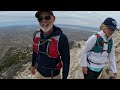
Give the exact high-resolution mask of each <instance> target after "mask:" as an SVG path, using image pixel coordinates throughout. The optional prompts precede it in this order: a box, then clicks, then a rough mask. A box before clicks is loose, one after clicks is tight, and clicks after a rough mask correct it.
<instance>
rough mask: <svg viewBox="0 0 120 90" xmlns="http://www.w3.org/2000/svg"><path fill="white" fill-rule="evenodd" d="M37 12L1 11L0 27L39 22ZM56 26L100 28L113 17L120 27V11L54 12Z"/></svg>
mask: <svg viewBox="0 0 120 90" xmlns="http://www.w3.org/2000/svg"><path fill="white" fill-rule="evenodd" d="M35 13H36V11H0V26H8V25H27V24H35V25H37V24H38V22H37V20H36V18H35V17H34V15H35ZM54 15H55V16H56V21H55V24H68V25H80V26H81V25H82V26H91V27H99V26H100V24H101V23H102V22H103V21H104V19H105V18H107V17H113V18H114V19H116V21H117V22H118V27H120V11H54Z"/></svg>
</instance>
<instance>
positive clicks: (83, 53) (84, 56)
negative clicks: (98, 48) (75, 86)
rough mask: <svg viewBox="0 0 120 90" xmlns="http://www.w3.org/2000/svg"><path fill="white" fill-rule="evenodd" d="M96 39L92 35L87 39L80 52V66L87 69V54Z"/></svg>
mask: <svg viewBox="0 0 120 90" xmlns="http://www.w3.org/2000/svg"><path fill="white" fill-rule="evenodd" d="M96 39H97V37H96V36H95V35H92V36H90V37H89V38H88V40H87V41H86V43H85V45H84V46H83V48H82V51H81V64H80V65H81V66H82V67H87V54H88V52H89V51H90V50H91V49H92V48H93V47H94V46H95V44H96Z"/></svg>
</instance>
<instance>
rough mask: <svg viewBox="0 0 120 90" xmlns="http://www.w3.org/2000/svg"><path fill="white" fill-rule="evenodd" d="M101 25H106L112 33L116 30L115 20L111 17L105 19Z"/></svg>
mask: <svg viewBox="0 0 120 90" xmlns="http://www.w3.org/2000/svg"><path fill="white" fill-rule="evenodd" d="M103 24H104V25H107V26H108V28H109V29H111V30H112V31H115V30H118V29H117V22H116V20H115V19H113V18H111V17H109V18H106V19H105V21H104V22H103Z"/></svg>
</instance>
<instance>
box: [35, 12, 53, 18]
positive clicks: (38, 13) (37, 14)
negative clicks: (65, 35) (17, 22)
mask: <svg viewBox="0 0 120 90" xmlns="http://www.w3.org/2000/svg"><path fill="white" fill-rule="evenodd" d="M41 12H48V13H49V14H50V15H54V14H53V12H52V11H37V12H36V14H35V17H36V18H38V17H39V15H40V13H41Z"/></svg>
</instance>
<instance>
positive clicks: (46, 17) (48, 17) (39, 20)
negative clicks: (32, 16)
mask: <svg viewBox="0 0 120 90" xmlns="http://www.w3.org/2000/svg"><path fill="white" fill-rule="evenodd" d="M43 19H45V20H50V19H51V17H50V16H45V17H39V18H38V22H41V21H42V20H43Z"/></svg>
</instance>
